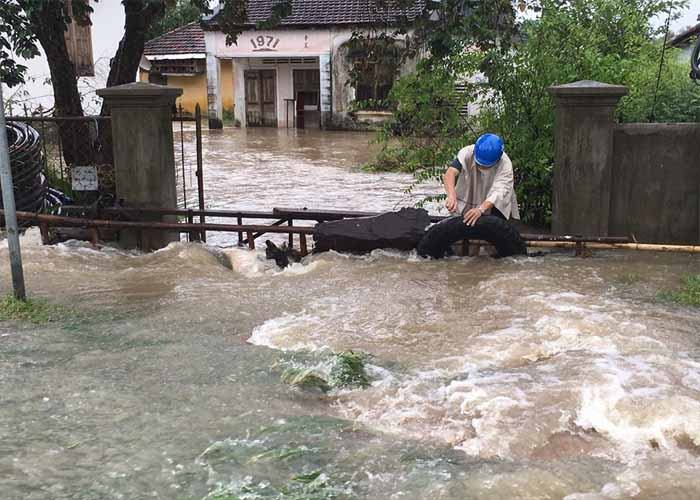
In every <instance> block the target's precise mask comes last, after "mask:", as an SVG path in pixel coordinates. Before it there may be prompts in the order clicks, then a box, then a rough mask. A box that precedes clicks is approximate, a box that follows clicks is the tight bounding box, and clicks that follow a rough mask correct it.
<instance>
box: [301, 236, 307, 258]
mask: <svg viewBox="0 0 700 500" xmlns="http://www.w3.org/2000/svg"><path fill="white" fill-rule="evenodd" d="M299 247H300V249H301V256H302V257H306V256H307V255H309V248H308V246H307V245H306V235H305V234H304V233H301V234H299Z"/></svg>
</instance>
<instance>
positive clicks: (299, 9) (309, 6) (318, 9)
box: [204, 0, 425, 27]
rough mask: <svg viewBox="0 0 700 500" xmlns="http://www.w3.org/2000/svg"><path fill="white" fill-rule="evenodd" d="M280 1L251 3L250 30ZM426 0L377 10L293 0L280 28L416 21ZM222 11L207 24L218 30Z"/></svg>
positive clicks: (369, 5) (361, 4)
mask: <svg viewBox="0 0 700 500" xmlns="http://www.w3.org/2000/svg"><path fill="white" fill-rule="evenodd" d="M278 3H280V1H279V0H250V1H249V3H248V23H247V25H248V26H255V25H256V24H258V23H261V22H264V21H266V20H268V19H270V16H271V15H272V8H273V6H274V5H275V4H278ZM424 6H425V0H417V1H416V2H415V4H414V5H413V6H412V7H408V8H405V9H404V8H389V9H387V10H377V9H376V8H374V3H373V2H372V1H371V0H342V1H339V0H293V2H292V12H291V14H290V15H288V16H286V17H284V18H283V19H281V21H280V26H296V27H299V26H308V27H314V26H343V25H345V26H347V25H355V26H356V25H362V24H370V23H376V22H392V21H396V20H397V19H398V18H399V17H407V18H409V19H410V18H415V17H417V16H419V15H420V14H421V12H422V11H423V8H424ZM219 16H220V8H219V7H216V8H215V9H214V12H213V13H212V14H211V15H210V16H208V17H207V18H206V19H205V20H204V23H205V24H206V25H208V26H211V27H216V26H217V21H218V18H219Z"/></svg>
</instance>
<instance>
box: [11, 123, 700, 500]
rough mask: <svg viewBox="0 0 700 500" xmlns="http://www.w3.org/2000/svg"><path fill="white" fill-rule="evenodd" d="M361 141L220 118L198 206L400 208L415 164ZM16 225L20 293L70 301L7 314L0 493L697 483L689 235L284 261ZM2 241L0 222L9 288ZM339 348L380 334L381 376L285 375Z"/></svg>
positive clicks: (455, 492) (512, 491) (380, 491)
mask: <svg viewBox="0 0 700 500" xmlns="http://www.w3.org/2000/svg"><path fill="white" fill-rule="evenodd" d="M367 139H368V136H366V135H354V134H340V135H337V136H334V135H331V136H328V137H325V136H322V135H314V134H310V135H309V137H308V138H303V139H299V138H297V139H295V138H293V137H291V138H290V137H287V136H286V135H285V133H282V132H278V131H251V132H243V131H235V130H231V131H224V132H223V134H222V133H211V134H210V135H209V136H207V139H206V142H205V144H206V149H205V157H206V158H207V160H206V161H207V165H208V167H207V168H208V170H207V175H208V178H207V185H208V186H209V189H210V192H211V196H210V198H209V200H210V206H212V208H214V207H216V208H230V207H236V208H249V209H260V208H269V207H271V206H273V205H279V206H295V205H296V206H298V205H300V204H301V200H302V199H308V197H309V196H310V195H311V194H314V195H315V196H316V197H317V199H319V200H321V201H323V203H324V204H326V205H327V206H324V207H321V208H351V207H352V208H357V209H367V210H383V209H387V208H392V206H393V204H395V203H396V202H398V201H400V200H401V199H402V197H403V196H404V193H403V187H402V186H404V182H405V181H406V180H407V178H406V177H402V176H396V175H374V174H367V173H364V172H361V171H360V170H359V169H358V168H357V165H358V164H359V163H361V162H362V161H364V160H365V159H366V158H367V148H368V147H367ZM232 145H235V148H234V147H232ZM266 145H271V147H270V151H271V152H269V153H266V152H265V151H266ZM216 158H219V160H220V161H219V163H217V162H216V161H215V159H216ZM236 158H238V160H236ZM217 179H220V180H221V182H222V184H221V185H220V184H218V183H217ZM302 181H303V182H302ZM226 183H228V184H226ZM314 183H315V184H314ZM266 186H267V189H264V188H265V187H266ZM358 200H359V203H361V204H365V206H358ZM222 243H223V242H222ZM22 244H23V248H22V250H23V258H24V261H25V274H26V279H27V288H28V291H29V293H30V294H31V295H32V296H34V297H39V298H45V299H47V300H50V301H51V302H52V303H54V304H59V305H61V306H63V307H65V308H67V309H68V310H69V311H68V312H66V311H64V312H61V313H57V314H56V317H55V321H53V322H51V323H47V324H40V325H35V324H30V323H21V322H12V321H0V383H1V384H2V391H1V392H0V450H1V453H0V492H1V493H0V497H2V498H3V499H11V500H14V499H17V500H19V499H22V500H33V499H46V498H51V499H72V500H73V499H80V500H93V499H95V500H96V499H100V500H102V499H109V500H111V499H115V500H116V499H124V498H128V499H141V498H162V499H183V500H184V499H187V500H190V499H197V500H199V499H209V500H213V499H218V500H221V499H232V498H287V497H285V496H283V495H284V494H287V495H291V494H292V493H294V494H296V495H297V497H296V498H342V499H345V498H357V499H372V500H374V499H416V500H418V499H426V498H433V499H449V500H462V499H464V498H479V499H481V498H483V499H502V498H527V499H536V498H537V499H547V498H552V499H561V498H566V499H568V500H583V499H594V498H595V499H599V498H672V499H677V498H680V499H683V498H688V499H691V498H696V497H697V492H698V491H699V490H700V460H699V458H700V337H699V336H698V332H699V331H700V312H699V311H698V310H696V309H692V308H686V307H681V306H677V305H674V304H670V303H667V302H664V301H661V300H660V299H659V298H658V294H659V292H660V291H663V290H668V289H677V288H678V287H679V286H680V283H681V279H682V277H684V276H687V275H689V274H700V261H699V260H698V259H697V257H692V256H687V255H669V254H655V253H633V252H628V253H615V252H596V253H595V254H594V257H593V258H589V259H574V258H572V257H569V256H568V255H549V256H547V257H544V258H513V259H504V260H500V261H495V260H491V259H489V258H476V259H451V260H449V259H448V260H445V261H439V262H437V261H434V262H431V261H424V260H421V259H418V258H417V257H416V256H415V255H413V254H410V253H396V252H383V251H379V252H375V253H374V254H372V255H368V256H363V257H352V256H345V255H338V254H334V253H327V254H323V255H318V256H311V257H309V258H307V259H306V260H305V261H304V262H302V263H301V264H295V265H293V266H291V267H289V268H287V269H285V270H284V271H280V270H278V269H276V268H275V267H274V265H273V263H271V262H269V261H266V260H265V259H264V256H263V254H262V252H260V251H258V252H250V251H247V250H243V249H233V250H225V251H222V250H221V249H220V248H218V247H217V246H210V247H203V246H200V245H190V244H186V243H180V244H174V245H171V246H170V247H168V248H167V249H165V250H161V251H159V252H156V253H153V254H148V255H144V254H140V253H138V252H125V251H121V250H117V249H112V248H104V249H102V250H95V249H93V248H91V247H90V246H89V245H87V244H82V243H74V242H73V243H67V244H61V245H57V246H53V247H45V246H41V245H40V237H39V234H38V231H37V230H32V231H30V232H29V233H28V234H26V235H25V236H24V237H23V239H22ZM7 262H8V255H7V247H6V243H5V242H0V263H2V264H0V287H2V288H1V289H0V292H1V293H3V294H4V293H7V292H8V291H9V283H10V278H9V269H8V267H9V266H7V265H6V263H7ZM71 311H72V312H71ZM344 350H354V351H357V352H363V353H366V354H367V355H368V360H367V363H368V365H367V369H368V375H369V377H370V379H371V386H370V387H369V388H367V389H357V390H342V391H334V392H331V393H328V394H320V393H318V392H313V391H311V392H303V391H299V390H296V389H292V388H290V387H289V386H288V385H286V384H285V383H283V382H282V381H281V375H282V373H283V372H284V371H285V370H286V369H287V368H296V369H301V370H305V369H309V370H313V371H314V372H315V373H317V374H319V375H320V376H326V375H328V372H329V370H330V364H329V360H330V357H331V353H332V352H339V351H344ZM284 492H287V493H284Z"/></svg>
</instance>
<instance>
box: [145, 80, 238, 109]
mask: <svg viewBox="0 0 700 500" xmlns="http://www.w3.org/2000/svg"><path fill="white" fill-rule="evenodd" d="M229 71H230V68H229ZM167 78H168V85H167V86H168V87H170V88H179V89H182V96H181V97H179V98H178V99H177V102H176V105H177V106H178V107H180V106H182V109H183V111H184V112H185V113H190V114H193V115H194V108H195V106H196V105H197V104H199V107H200V109H201V110H202V113H206V112H207V76H206V75H205V74H204V73H202V74H201V75H196V76H168V77H167ZM139 81H140V82H144V83H148V71H146V70H144V69H141V70H139ZM230 96H231V98H230V100H229V102H230V106H233V76H232V75H231V91H230Z"/></svg>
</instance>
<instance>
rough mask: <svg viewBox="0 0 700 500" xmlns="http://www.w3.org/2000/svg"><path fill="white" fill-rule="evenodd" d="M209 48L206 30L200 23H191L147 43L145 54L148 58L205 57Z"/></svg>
mask: <svg viewBox="0 0 700 500" xmlns="http://www.w3.org/2000/svg"><path fill="white" fill-rule="evenodd" d="M206 52H207V47H206V45H205V43H204V30H203V29H202V27H201V26H200V25H199V23H190V24H186V25H185V26H182V27H180V28H176V29H174V30H172V31H169V32H167V33H165V34H163V35H161V36H159V37H157V38H154V39H153V40H149V41H148V42H146V45H145V47H144V50H143V54H144V55H145V56H146V57H149V56H150V57H163V56H171V55H183V54H196V55H204V54H206Z"/></svg>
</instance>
